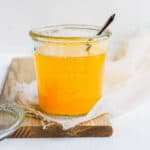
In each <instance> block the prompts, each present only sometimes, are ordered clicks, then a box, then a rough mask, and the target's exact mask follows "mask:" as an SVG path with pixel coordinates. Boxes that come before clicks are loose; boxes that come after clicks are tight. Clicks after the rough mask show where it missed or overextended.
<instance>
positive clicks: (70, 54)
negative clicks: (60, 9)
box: [30, 25, 110, 116]
mask: <svg viewBox="0 0 150 150" xmlns="http://www.w3.org/2000/svg"><path fill="white" fill-rule="evenodd" d="M98 30H99V27H98V26H91V25H58V26H49V27H43V28H38V29H33V30H32V31H30V35H31V37H32V39H33V40H34V43H35V45H34V50H35V51H34V59H35V69H36V78H37V83H38V101H39V106H40V108H41V109H42V110H43V111H44V112H46V113H49V114H54V115H67V116H78V115H85V114H87V113H88V112H89V111H90V110H91V108H92V107H93V106H94V105H95V104H96V102H97V101H98V100H100V98H101V97H102V87H103V72H104V63H105V59H106V49H107V45H108V44H107V42H108V38H109V36H110V32H109V31H107V30H106V31H105V32H104V33H103V34H102V35H100V36H96V33H97V32H98Z"/></svg>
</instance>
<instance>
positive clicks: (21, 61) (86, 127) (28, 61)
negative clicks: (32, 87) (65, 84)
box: [1, 58, 113, 138]
mask: <svg viewBox="0 0 150 150" xmlns="http://www.w3.org/2000/svg"><path fill="white" fill-rule="evenodd" d="M33 80H35V72H34V63H33V59H32V58H16V59H13V61H12V63H11V64H10V67H9V70H8V75H7V77H6V81H5V84H4V87H3V90H2V94H1V99H3V100H4V99H5V100H9V99H11V98H12V97H13V90H14V86H15V84H16V82H26V83H30V82H31V81H33ZM112 133H113V129H112V126H111V123H110V115H109V113H105V114H101V115H99V116H97V117H95V118H93V119H91V120H88V121H85V122H82V123H80V124H78V125H77V126H75V127H73V128H71V129H68V130H63V128H62V125H61V124H58V123H53V124H52V125H51V126H48V128H46V129H43V128H42V125H41V120H40V119H36V118H33V117H25V120H24V122H23V123H22V125H21V126H20V128H19V129H18V130H17V131H16V132H15V133H14V134H13V135H11V136H10V138H41V137H109V136H111V135H112Z"/></svg>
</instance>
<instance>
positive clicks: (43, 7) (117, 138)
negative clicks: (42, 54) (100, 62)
mask: <svg viewBox="0 0 150 150" xmlns="http://www.w3.org/2000/svg"><path fill="white" fill-rule="evenodd" d="M149 6H150V1H149V0H0V88H1V87H2V84H3V79H4V76H5V74H6V69H7V66H8V64H9V63H10V61H11V58H12V57H14V56H25V55H31V54H32V41H31V39H30V38H29V36H28V32H29V30H30V29H31V28H33V27H39V26H43V25H52V24H66V23H70V24H73V23H75V24H76V23H78V24H79V23H80V24H96V25H101V24H102V23H103V22H104V21H105V19H106V18H107V17H108V16H109V15H110V14H112V13H114V12H115V13H116V14H117V17H116V19H115V22H114V23H113V25H112V26H111V31H112V32H113V36H112V40H114V41H115V40H122V39H124V38H127V37H128V36H129V35H132V34H134V33H135V32H137V31H139V30H141V29H142V28H144V27H150V9H149ZM149 106H150V103H149V104H147V105H143V106H141V108H138V109H137V110H135V111H134V112H132V113H130V114H127V115H126V116H124V117H122V118H119V119H118V120H115V121H113V127H114V134H113V136H112V137H111V138H103V139H101V138H70V139H68V138H65V139H63V138H60V139H53V138H49V139H23V140H19V139H18V140H10V139H7V140H4V141H1V142H0V150H10V149H11V150H17V149H21V150H26V149H28V150H30V149H32V150H41V149H45V150H46V149H59V150H60V149H64V150H68V149H86V150H90V149H94V150H95V149H103V150H105V149H108V150H110V149H112V150H117V149H118V150H120V149H122V150H123V149H125V150H126V149H136V150H138V149H150V142H149V139H150V110H149Z"/></svg>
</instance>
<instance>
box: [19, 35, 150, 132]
mask: <svg viewBox="0 0 150 150" xmlns="http://www.w3.org/2000/svg"><path fill="white" fill-rule="evenodd" d="M36 87H37V86H36V81H33V82H32V83H31V84H25V83H24V84H21V83H17V85H16V94H17V93H18V92H23V94H24V96H25V97H26V98H27V99H28V100H29V103H37V101H36V96H37V92H36ZM147 95H150V33H149V32H142V33H139V34H138V35H136V36H134V37H131V38H130V39H128V40H126V41H125V42H123V43H120V48H119V49H116V50H115V49H114V53H113V54H112V55H111V57H109V58H108V59H107V62H106V67H105V80H104V94H103V97H102V99H101V100H100V101H99V102H98V103H97V104H96V106H95V107H94V108H93V110H91V112H90V113H89V114H88V115H86V116H83V117H77V118H70V117H50V116H47V120H53V121H57V122H58V123H61V124H62V125H63V127H64V129H68V128H70V127H73V126H75V125H76V124H78V123H80V122H82V121H85V120H88V119H91V118H93V117H95V116H97V115H99V114H101V113H103V112H109V113H110V114H111V115H112V119H115V118H116V117H118V116H120V115H123V114H125V113H127V112H129V111H131V110H133V109H134V108H136V107H137V106H139V105H141V104H143V103H144V102H145V99H144V98H145V96H147Z"/></svg>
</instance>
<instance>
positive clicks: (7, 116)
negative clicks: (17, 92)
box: [0, 104, 24, 140]
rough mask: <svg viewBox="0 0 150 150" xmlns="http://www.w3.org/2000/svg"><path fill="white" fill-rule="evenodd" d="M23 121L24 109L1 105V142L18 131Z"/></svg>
mask: <svg viewBox="0 0 150 150" xmlns="http://www.w3.org/2000/svg"><path fill="white" fill-rule="evenodd" d="M23 120H24V110H23V109H21V108H19V107H17V106H15V105H12V104H0V140H2V139H3V138H5V137H7V136H9V135H11V134H12V133H13V132H14V131H16V130H17V129H18V127H19V126H20V124H21V123H22V121H23Z"/></svg>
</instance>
